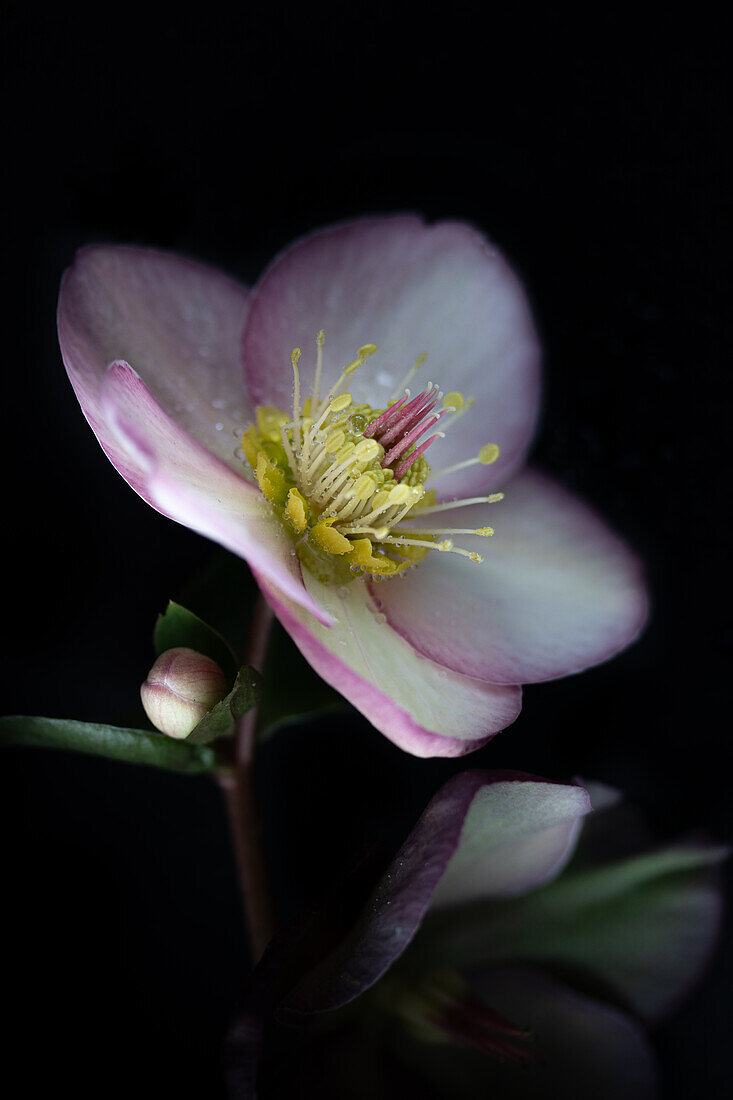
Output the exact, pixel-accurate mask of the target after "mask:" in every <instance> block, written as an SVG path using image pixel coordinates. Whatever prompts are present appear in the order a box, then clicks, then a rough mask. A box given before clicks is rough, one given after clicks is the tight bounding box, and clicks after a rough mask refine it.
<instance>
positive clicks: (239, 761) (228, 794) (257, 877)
mask: <svg viewBox="0 0 733 1100" xmlns="http://www.w3.org/2000/svg"><path fill="white" fill-rule="evenodd" d="M271 625H272V611H271V610H270V608H269V607H268V605H267V604H266V603H265V600H264V599H263V597H262V596H261V595H260V596H259V597H258V600H257V603H256V604H255V609H254V613H253V616H252V624H251V630H250V637H249V642H248V645H247V653H246V657H245V660H246V663H247V664H248V665H250V666H251V667H252V668H255V669H257V671H258V672H261V671H262V667H263V665H264V660H265V652H266V650H267V642H268V638H269V635H270V627H271ZM256 731H257V708H256V707H254V708H253V709H252V710H249V711H247V713H246V714H245V715H244V717H243V718H242V719H241V720H240V722H239V726H238V728H237V731H236V733H235V734H234V739H233V741H234V743H233V746H232V747H233V754H232V755H233V759H232V762H231V764H230V766H229V767H228V768H227V769H226V770H222V771H221V772H220V773H219V774H218V777H217V778H218V780H219V783H220V785H221V788H222V791H223V793H224V799H225V802H226V807H227V813H228V815H229V824H230V827H231V832H232V840H233V843H234V854H235V858H236V862H237V870H238V872H239V883H240V886H241V890H242V901H243V904H244V913H245V918H246V921H247V927H248V929H249V938H250V945H251V949H252V958H253V961H254V962H257V961H258V960H259V959H260V957H261V955H262V953H263V951H264V950H265V947H266V946H267V944H268V943H269V941H270V939H271V938H272V933H273V905H272V896H271V891H270V883H269V880H268V875H267V868H266V862H265V854H264V851H263V848H262V828H261V825H260V819H259V812H258V806H257V792H256V789H255V742H256Z"/></svg>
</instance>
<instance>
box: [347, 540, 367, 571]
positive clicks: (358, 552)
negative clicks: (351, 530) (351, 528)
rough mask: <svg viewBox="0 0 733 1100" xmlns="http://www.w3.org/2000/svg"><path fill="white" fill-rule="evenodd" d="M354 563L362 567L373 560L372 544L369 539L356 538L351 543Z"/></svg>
mask: <svg viewBox="0 0 733 1100" xmlns="http://www.w3.org/2000/svg"><path fill="white" fill-rule="evenodd" d="M351 548H352V551H353V561H354V565H360V566H361V567H362V569H363V568H364V567H365V566H366V565H368V564H369V562H370V561H371V560H372V544H371V542H370V541H369V539H354V541H353V542H352V544H351Z"/></svg>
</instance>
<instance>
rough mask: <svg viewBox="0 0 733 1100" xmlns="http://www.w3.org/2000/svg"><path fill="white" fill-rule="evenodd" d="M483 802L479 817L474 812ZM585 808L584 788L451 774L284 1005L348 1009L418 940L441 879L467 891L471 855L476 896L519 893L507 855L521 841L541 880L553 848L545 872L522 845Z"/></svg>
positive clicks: (526, 867) (554, 859)
mask: <svg viewBox="0 0 733 1100" xmlns="http://www.w3.org/2000/svg"><path fill="white" fill-rule="evenodd" d="M477 799H478V803H477V804H478V807H479V809H478V813H477V814H473V805H474V803H475V801H476V800H477ZM588 808H589V807H588V800H587V796H586V794H585V791H583V790H582V789H581V788H579V787H566V786H562V785H560V784H555V783H549V782H547V781H543V780H536V779H534V778H533V777H524V776H521V775H518V773H512V772H481V771H469V772H463V773H462V774H460V775H457V776H455V777H454V778H453V779H451V780H450V781H449V782H448V783H446V785H445V786H444V787H443V788H442V789H441V790H440V791H439V792H438V794H437V795H436V796H435V798H433V800H432V802H431V803H430V805H429V806H428V808H427V809H426V810H425V812H424V813H423V815H422V817H421V818H420V820H419V821H418V823H417V825H416V826H415V828H414V829H413V831H412V832H411V833H410V836H409V837H408V838H407V840H406V841H405V843H404V844H403V845H402V848H401V849H400V851H399V852H398V853H397V855H396V856H395V858H394V860H393V861H392V863H391V864H390V866H389V868H388V869H387V871H386V873H385V874H384V875H383V876H382V878H381V879H380V881H379V883H378V884H377V887H376V888H375V890H374V892H373V894H372V896H371V897H370V898H369V900H368V901H367V903H366V905H365V906H364V908H363V910H362V912H361V915H360V917H359V918H358V919H357V921H356V923H355V924H354V926H353V928H352V930H351V932H350V933H349V935H348V936H347V937H346V938H345V939H344V940H343V941H342V943H341V944H340V945H339V946H338V947H336V948H335V949H334V950H333V951H332V952H331V954H330V955H329V956H328V957H327V958H325V959H324V960H323V962H322V963H320V964H319V965H318V966H316V967H315V968H314V969H313V970H312V971H311V973H310V974H308V975H307V976H306V977H305V978H304V979H303V980H302V981H301V982H300V983H299V984H298V985H297V986H296V988H295V990H294V991H293V992H292V993H291V994H290V995H289V996H288V997H287V998H286V999H285V1001H284V1008H285V1009H286V1010H288V1009H289V1010H291V1011H295V1012H301V1013H312V1012H324V1011H327V1010H329V1009H333V1008H338V1007H340V1006H341V1005H344V1004H347V1003H348V1002H349V1001H352V1000H353V999H354V998H355V997H358V996H359V994H360V993H363V992H364V990H365V989H368V988H369V986H371V985H373V984H374V982H376V981H377V979H378V978H380V977H381V975H382V974H384V972H385V971H386V970H387V969H388V968H389V967H390V966H391V965H392V963H394V962H395V960H396V959H397V958H399V956H400V955H401V954H402V952H403V951H404V950H405V948H406V947H407V946H408V944H409V943H410V941H411V940H412V938H413V936H414V935H415V932H416V931H417V929H418V928H419V926H420V924H421V922H422V920H423V917H424V915H425V913H426V911H427V909H428V906H429V905H430V903H431V900H432V899H433V897H434V896H435V895H436V891H437V890H438V889H439V884H441V879H443V877H444V876H447V878H448V883H449V886H448V891H450V889H451V888H452V889H453V890H455V891H456V894H458V895H463V896H465V895H466V893H467V892H468V889H469V887H468V884H467V873H466V860H467V859H470V857H471V856H474V858H477V860H478V862H477V883H476V885H475V890H476V893H478V895H479V896H483V897H486V896H490V895H492V894H493V893H494V892H496V893H497V894H498V895H499V896H502V895H503V894H504V893H506V891H507V888H509V889H510V890H514V889H515V888H516V887H517V885H518V881H519V879H520V878H521V873H522V872H521V871H520V872H519V873H515V872H514V871H513V869H512V868H511V867H510V866H509V863H508V860H506V859H504V858H503V856H502V849H504V851H505V852H508V851H509V850H510V849H512V848H513V849H514V850H515V851H517V848H516V845H517V844H518V843H519V854H520V856H521V858H522V860H523V868H522V870H523V872H524V874H525V878H529V877H531V878H532V880H533V881H535V882H536V881H537V880H539V881H542V880H543V879H544V878H545V877H546V876H547V873H548V871H551V869H552V868H553V867H556V866H557V863H558V852H557V849H555V850H554V851H552V850H549V849H545V850H544V851H543V852H542V855H543V856H544V861H545V865H544V867H543V866H542V859H541V858H540V857H539V856H537V857H536V858H535V859H534V860H530V859H528V858H527V848H526V846H523V845H522V843H521V842H522V840H526V839H527V838H528V837H529V836H530V834H531V833H532V832H533V831H542V830H549V831H552V830H553V827H555V826H557V824H558V823H561V822H563V823H564V822H567V821H572V820H575V819H576V818H577V817H579V816H580V815H581V814H583V813H584V812H585V811H586V810H587V809H588ZM469 819H470V820H469ZM466 825H468V826H469V827H468V829H467V830H465V832H464V829H465V826H466ZM464 843H465V848H464V847H463V845H464ZM480 847H485V848H486V849H490V850H493V853H494V858H493V860H492V859H491V857H488V858H484V856H483V853H482V852H481V851H478V849H479V848H480ZM539 848H540V849H541V848H542V845H541V843H540V845H539ZM452 871H453V873H452V874H451V872H452ZM492 873H493V874H494V875H495V879H494V880H492V879H491V877H490V876H491V875H492ZM451 883H452V887H451V885H450V884H451ZM443 900H444V901H446V900H449V899H447V898H444V899H443Z"/></svg>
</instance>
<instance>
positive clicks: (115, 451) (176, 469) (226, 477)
mask: <svg viewBox="0 0 733 1100" xmlns="http://www.w3.org/2000/svg"><path fill="white" fill-rule="evenodd" d="M98 407H99V410H100V415H101V417H102V422H103V424H104V430H105V442H106V443H107V446H105V450H107V453H108V455H109V458H110V459H111V460H112V462H113V463H114V465H115V466H116V468H117V469H118V470H119V472H120V473H121V474H122V476H123V477H124V478H125V480H126V481H127V482H128V483H129V484H130V485H131V486H132V488H133V489H134V490H135V492H136V493H139V494H140V496H141V497H142V498H143V500H146V501H147V502H148V503H149V504H152V506H153V507H154V508H157V509H158V510H159V511H160V512H162V513H163V514H164V515H166V516H169V517H170V518H171V519H175V520H177V521H178V522H179V523H183V524H184V525H185V526H186V527H190V528H191V529H192V530H194V531H198V532H199V534H202V535H206V537H207V538H211V539H214V540H215V541H216V542H218V543H220V545H221V546H224V547H226V549H227V550H231V551H233V553H235V554H239V556H240V557H243V558H245V559H246V560H247V561H248V562H249V564H250V565H251V566H252V568H253V569H254V568H256V569H257V570H258V572H259V574H260V575H262V576H267V577H268V578H270V580H272V581H274V582H275V583H276V584H277V585H278V586H279V587H280V588H281V589H282V591H283V592H286V593H287V595H288V596H289V597H290V598H291V599H292V600H294V601H297V602H298V603H299V604H301V605H302V606H304V607H306V608H307V609H308V611H309V612H311V613H312V614H313V615H314V616H317V618H318V620H319V622H321V623H324V624H326V625H328V624H329V623H330V622H331V618H330V615H329V614H328V612H326V611H324V610H323V608H321V607H320V606H319V604H318V603H317V601H316V600H315V599H314V598H313V596H311V595H310V594H309V593H308V592H307V591H306V589H305V587H304V585H303V580H302V576H301V572H300V563H299V561H298V559H297V558H296V557H295V555H294V554H293V546H292V542H291V541H290V539H289V537H288V535H287V534H286V532H285V529H284V528H283V527H282V525H281V524H280V523H279V522H278V521H277V519H276V518H275V516H274V515H273V512H272V510H271V508H270V506H269V504H268V503H267V501H266V500H265V498H264V497H263V496H262V494H261V493H260V492H259V490H257V489H256V488H255V487H254V486H253V485H250V484H249V482H247V481H245V479H244V478H243V477H242V476H241V475H240V474H236V473H235V472H234V471H233V470H231V469H230V468H229V467H228V466H227V465H226V464H225V463H224V462H222V461H221V459H219V458H217V457H216V456H215V455H213V454H211V452H210V451H208V450H207V449H206V448H205V447H202V446H201V444H200V443H197V442H196V440H195V439H192V438H191V437H190V436H189V435H187V433H186V432H185V431H184V430H183V429H182V428H181V427H180V426H179V425H178V424H177V423H176V422H175V421H174V420H172V419H171V417H170V416H168V415H167V413H165V412H164V411H163V409H162V408H161V407H160V406H159V405H158V403H157V402H156V401H155V399H154V398H153V396H152V394H151V393H150V391H149V390H148V388H147V386H146V385H145V383H144V382H143V381H142V379H141V378H140V376H139V375H138V373H137V372H136V371H135V370H134V369H133V368H132V367H131V366H130V365H129V364H128V363H123V362H117V363H113V364H112V365H111V367H110V368H109V371H108V373H107V377H106V379H105V382H104V385H103V387H102V389H101V392H100V398H99V406H98Z"/></svg>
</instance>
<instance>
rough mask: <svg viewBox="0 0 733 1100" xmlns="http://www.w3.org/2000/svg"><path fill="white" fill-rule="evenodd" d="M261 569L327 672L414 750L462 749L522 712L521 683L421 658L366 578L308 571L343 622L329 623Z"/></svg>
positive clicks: (269, 592)
mask: <svg viewBox="0 0 733 1100" xmlns="http://www.w3.org/2000/svg"><path fill="white" fill-rule="evenodd" d="M255 576H256V579H257V581H258V583H259V585H260V587H261V588H262V591H263V593H264V595H265V597H266V599H267V600H268V602H269V603H270V605H271V607H272V608H273V610H274V612H275V614H276V615H277V617H278V619H279V620H280V622H281V623H282V624H283V626H284V627H285V629H286V630H287V631H288V633H289V634H290V635H291V637H292V638H293V641H294V642H295V644H296V645H297V646H298V649H299V650H300V651H301V653H302V654H303V656H304V657H305V658H306V660H307V661H309V662H310V664H311V665H312V666H313V668H314V669H315V670H316V672H317V673H318V674H319V676H322V677H323V679H324V680H325V681H326V682H327V683H328V684H330V685H331V686H332V687H334V688H336V690H337V691H339V692H341V694H342V695H344V696H346V698H347V699H348V700H349V702H351V703H353V705H354V706H355V707H356V708H357V710H360V711H361V712H362V714H364V715H366V717H367V718H368V719H369V721H370V722H371V723H372V725H374V726H376V728H377V729H378V730H380V731H381V732H382V733H383V734H385V736H387V737H389V738H390V740H391V741H394V743H395V744H396V745H399V747H400V748H402V749H405V750H406V751H407V752H411V753H413V754H414V755H415V756H462V755H463V754H464V753H467V752H472V751H473V750H474V749H477V748H479V747H480V746H481V745H483V744H485V743H486V742H487V741H488V740H489V739H490V738H491V737H493V735H494V734H495V733H497V732H498V731H499V730H502V729H504V728H505V727H506V726H508V725H510V723H512V722H513V721H514V720H515V718H516V717H517V715H518V713H519V710H520V706H521V692H520V689H519V688H518V687H516V686H510V687H506V686H500V687H497V686H495V685H493V684H485V683H482V682H480V681H478V680H471V679H469V678H468V677H466V676H460V675H458V674H456V673H454V672H449V671H448V670H447V669H445V668H441V667H439V666H438V665H435V664H434V663H433V662H432V661H426V660H425V659H424V658H422V657H420V656H419V654H417V653H415V651H414V650H413V649H412V647H411V646H409V645H408V644H407V643H406V642H405V641H403V639H402V638H400V637H399V635H397V634H395V633H394V631H392V630H390V628H389V627H388V626H386V624H384V623H383V622H380V621H379V618H378V617H377V616H376V615H375V610H374V608H373V606H372V603H371V599H370V596H369V592H368V589H367V587H366V585H364V584H363V583H362V582H361V581H353V582H352V583H351V584H349V585H347V586H346V587H343V588H334V587H332V586H327V585H324V584H321V583H320V582H319V581H318V580H316V578H315V577H314V576H313V575H312V574H311V573H310V572H309V571H308V570H304V571H303V582H304V584H305V586H306V589H307V591H308V593H309V594H310V596H311V597H312V599H313V601H314V603H316V604H317V605H318V606H319V607H322V608H323V609H324V610H325V612H326V613H328V614H330V616H331V618H332V620H334V624H335V625H333V626H332V627H331V629H329V630H324V629H323V627H322V626H321V625H320V624H319V623H318V622H316V621H315V620H314V619H313V617H312V616H310V615H308V614H307V613H306V612H304V611H303V609H302V607H299V606H296V605H295V604H294V603H293V602H292V600H291V599H289V598H288V594H286V593H284V592H282V591H278V590H277V587H275V585H274V584H273V583H272V582H271V581H270V580H268V578H267V577H266V576H263V575H262V574H258V572H257V570H255ZM387 583H389V582H387Z"/></svg>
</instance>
